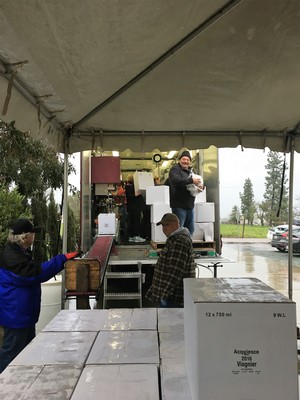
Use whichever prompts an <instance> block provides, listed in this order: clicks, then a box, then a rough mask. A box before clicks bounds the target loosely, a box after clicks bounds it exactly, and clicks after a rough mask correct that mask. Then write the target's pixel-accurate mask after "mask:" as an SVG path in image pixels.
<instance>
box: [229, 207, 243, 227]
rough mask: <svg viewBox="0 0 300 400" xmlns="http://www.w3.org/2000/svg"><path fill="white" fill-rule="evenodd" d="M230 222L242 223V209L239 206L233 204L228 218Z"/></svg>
mask: <svg viewBox="0 0 300 400" xmlns="http://www.w3.org/2000/svg"><path fill="white" fill-rule="evenodd" d="M228 223H229V224H235V225H237V224H239V223H240V209H239V207H238V206H233V207H232V210H231V213H230V215H229V219H228Z"/></svg>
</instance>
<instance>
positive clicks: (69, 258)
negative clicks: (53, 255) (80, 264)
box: [65, 251, 81, 260]
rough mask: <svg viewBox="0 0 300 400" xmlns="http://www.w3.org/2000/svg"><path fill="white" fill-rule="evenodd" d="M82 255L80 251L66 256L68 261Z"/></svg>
mask: <svg viewBox="0 0 300 400" xmlns="http://www.w3.org/2000/svg"><path fill="white" fill-rule="evenodd" d="M80 253H81V252H79V251H73V252H72V253H65V256H66V259H67V260H73V258H76V257H79V255H80Z"/></svg>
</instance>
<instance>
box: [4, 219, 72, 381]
mask: <svg viewBox="0 0 300 400" xmlns="http://www.w3.org/2000/svg"><path fill="white" fill-rule="evenodd" d="M41 229H42V228H41V227H39V226H34V225H33V224H32V223H31V221H30V220H29V219H27V218H20V219H18V220H17V221H16V222H15V223H14V224H13V225H12V227H11V229H10V231H9V235H8V241H7V243H6V245H5V246H4V248H3V249H2V251H1V253H0V325H1V326H2V327H3V329H4V338H3V345H2V349H1V350H0V373H1V372H2V371H3V370H4V369H5V368H6V367H7V365H8V364H9V363H10V362H11V361H12V360H13V359H14V358H15V357H16V356H17V355H18V354H19V353H20V352H21V351H22V350H23V349H24V348H25V347H26V346H27V344H28V343H29V342H30V341H31V340H32V339H33V338H34V337H35V324H36V323H37V321H38V319H39V315H40V308H41V283H42V282H46V281H48V280H49V279H51V278H52V277H53V276H55V275H56V274H58V273H59V272H60V271H61V270H62V269H63V268H64V263H65V262H66V261H67V260H70V259H72V258H75V257H76V256H77V255H78V254H79V253H78V252H77V251H75V252H73V253H68V254H58V255H57V256H55V257H53V258H51V260H49V261H46V262H43V263H41V264H40V263H35V262H34V260H33V259H32V254H31V246H32V245H33V242H34V238H35V234H36V233H38V232H40V231H41Z"/></svg>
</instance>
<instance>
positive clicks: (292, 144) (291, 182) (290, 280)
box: [288, 138, 295, 300]
mask: <svg viewBox="0 0 300 400" xmlns="http://www.w3.org/2000/svg"><path fill="white" fill-rule="evenodd" d="M294 147H295V139H294V138H290V177H289V230H288V232H289V237H288V245H289V251H288V288H289V299H290V300H293V235H292V227H293V197H294Z"/></svg>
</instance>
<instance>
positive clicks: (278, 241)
mask: <svg viewBox="0 0 300 400" xmlns="http://www.w3.org/2000/svg"><path fill="white" fill-rule="evenodd" d="M292 235H293V253H300V227H299V226H297V227H295V228H293V230H292ZM271 245H272V247H276V249H277V250H279V251H287V250H288V246H289V232H288V231H286V232H283V233H279V234H274V235H273V239H272V241H271Z"/></svg>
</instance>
